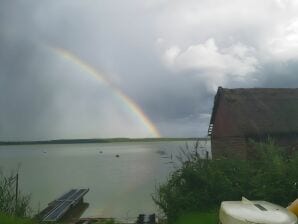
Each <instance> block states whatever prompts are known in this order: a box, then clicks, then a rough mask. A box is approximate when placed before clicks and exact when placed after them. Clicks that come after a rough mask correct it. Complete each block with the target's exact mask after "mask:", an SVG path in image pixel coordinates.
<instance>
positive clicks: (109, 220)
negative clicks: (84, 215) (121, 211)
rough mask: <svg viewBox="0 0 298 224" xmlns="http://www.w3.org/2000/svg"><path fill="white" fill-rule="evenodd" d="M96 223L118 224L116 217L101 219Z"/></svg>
mask: <svg viewBox="0 0 298 224" xmlns="http://www.w3.org/2000/svg"><path fill="white" fill-rule="evenodd" d="M94 224H117V222H116V221H115V220H114V219H108V220H100V221H98V222H96V223H94Z"/></svg>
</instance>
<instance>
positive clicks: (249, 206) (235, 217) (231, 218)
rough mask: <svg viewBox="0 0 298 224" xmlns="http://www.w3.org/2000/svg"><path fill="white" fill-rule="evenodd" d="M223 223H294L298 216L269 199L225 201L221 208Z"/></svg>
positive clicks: (220, 214) (220, 215)
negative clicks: (268, 200)
mask: <svg viewBox="0 0 298 224" xmlns="http://www.w3.org/2000/svg"><path fill="white" fill-rule="evenodd" d="M219 221H220V223H222V224H246V223H247V224H248V223H250V224H251V223H262V224H293V223H296V222H297V217H296V216H295V215H294V214H293V213H292V212H290V211H289V210H287V209H286V208H283V207H281V206H279V205H275V204H272V203H270V202H267V201H250V200H248V199H246V198H244V197H243V198H242V201H223V202H222V203H221V206H220V210H219Z"/></svg>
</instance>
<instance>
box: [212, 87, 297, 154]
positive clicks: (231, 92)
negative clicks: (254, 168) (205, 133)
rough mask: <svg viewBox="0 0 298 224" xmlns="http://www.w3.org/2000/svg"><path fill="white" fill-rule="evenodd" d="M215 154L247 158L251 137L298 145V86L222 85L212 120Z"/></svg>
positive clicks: (291, 145) (291, 146)
mask: <svg viewBox="0 0 298 224" xmlns="http://www.w3.org/2000/svg"><path fill="white" fill-rule="evenodd" d="M209 135H210V136H211V147H212V154H213V157H215V158H216V157H219V156H222V155H224V156H236V157H242V158H247V157H248V156H249V155H248V153H249V149H250V148H249V144H248V141H249V139H254V140H264V139H265V138H268V136H270V137H272V138H273V139H274V140H275V141H276V142H277V143H278V144H280V145H282V146H285V147H286V148H288V149H291V150H293V149H295V148H296V147H297V148H298V89H286V88H283V89H281V88H280V89H275V88H252V89H224V88H222V87H219V88H218V91H217V94H216V96H215V99H214V107H213V112H212V116H211V120H210V127H209Z"/></svg>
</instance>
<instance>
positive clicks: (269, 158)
mask: <svg viewBox="0 0 298 224" xmlns="http://www.w3.org/2000/svg"><path fill="white" fill-rule="evenodd" d="M253 144H254V146H255V158H254V159H252V160H234V159H227V158H223V159H219V160H204V159H200V158H199V156H198V154H197V153H191V154H190V153H184V154H185V155H186V156H184V159H183V160H182V161H181V162H182V163H181V166H180V168H178V169H177V170H176V171H174V172H173V173H172V174H171V175H170V177H169V179H168V181H167V182H166V183H165V184H162V185H160V186H159V187H158V188H157V189H156V192H155V194H154V195H153V200H154V202H155V203H156V204H157V205H158V206H159V207H160V208H161V210H162V211H163V212H164V214H165V215H166V217H167V219H168V221H169V223H174V222H175V221H176V220H177V219H178V217H180V216H181V215H184V214H187V213H189V212H197V211H201V212H204V211H210V210H214V209H218V207H219V205H220V203H221V202H222V201H229V200H240V199H241V196H245V197H247V198H249V199H252V200H266V201H270V202H273V203H277V204H280V205H284V206H286V205H287V204H288V203H289V202H291V201H293V200H294V199H296V198H297V197H298V183H297V182H298V166H297V164H298V154H293V155H291V156H289V155H287V154H286V153H284V150H282V149H281V148H279V147H278V146H276V145H275V144H274V142H273V141H272V140H270V139H269V140H268V141H267V142H266V143H253ZM196 150H197V148H195V152H196ZM185 158H186V159H185Z"/></svg>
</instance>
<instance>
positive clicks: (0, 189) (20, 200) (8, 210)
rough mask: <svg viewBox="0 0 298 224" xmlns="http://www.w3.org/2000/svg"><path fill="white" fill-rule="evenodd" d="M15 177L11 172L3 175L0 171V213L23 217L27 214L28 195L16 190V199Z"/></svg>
mask: <svg viewBox="0 0 298 224" xmlns="http://www.w3.org/2000/svg"><path fill="white" fill-rule="evenodd" d="M15 186H16V178H15V174H14V173H12V174H11V175H9V176H5V175H3V174H2V173H0V213H3V214H6V215H11V216H12V215H14V216H18V217H25V216H27V215H28V214H29V210H30V208H29V201H30V196H28V195H22V194H21V192H20V191H18V197H17V201H16V187H15Z"/></svg>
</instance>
